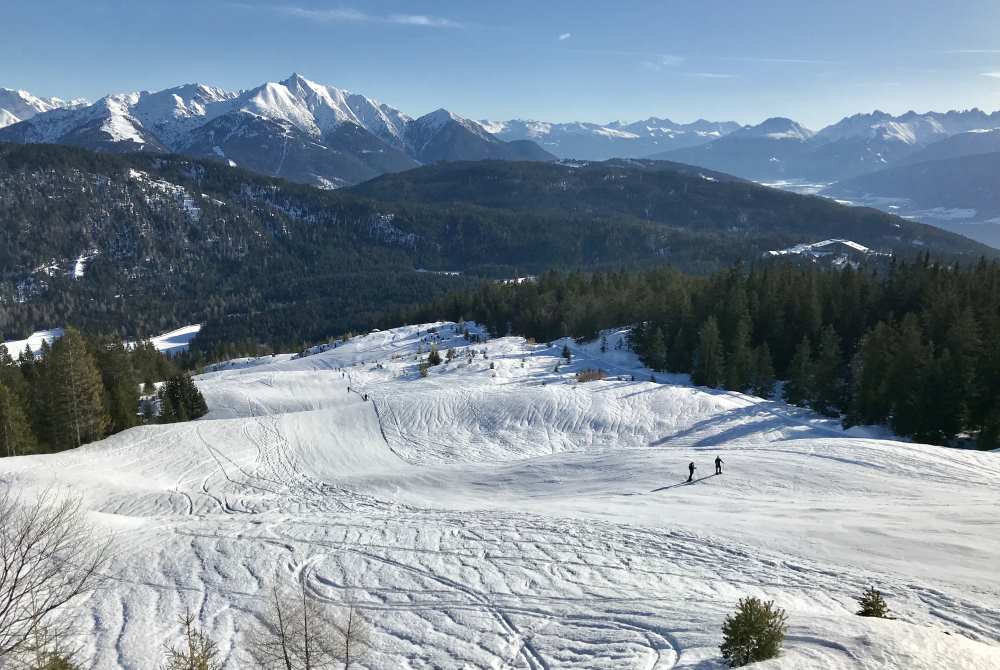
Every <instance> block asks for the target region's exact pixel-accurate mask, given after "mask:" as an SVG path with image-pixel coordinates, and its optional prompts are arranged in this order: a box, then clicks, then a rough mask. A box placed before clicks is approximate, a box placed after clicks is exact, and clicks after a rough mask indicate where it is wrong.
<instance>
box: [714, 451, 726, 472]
mask: <svg viewBox="0 0 1000 670" xmlns="http://www.w3.org/2000/svg"><path fill="white" fill-rule="evenodd" d="M723 462H724V461H723V460H722V456H716V457H715V474H717V475H721V474H722V464H723Z"/></svg>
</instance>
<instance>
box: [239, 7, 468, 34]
mask: <svg viewBox="0 0 1000 670" xmlns="http://www.w3.org/2000/svg"><path fill="white" fill-rule="evenodd" d="M229 6H230V7H235V8H238V9H244V10H251V11H270V12H276V13H278V14H283V15H284V16H291V17H293V18H297V19H305V20H308V21H316V22H322V23H390V24H394V25H400V26H416V27H419V28H461V27H463V26H462V24H461V23H459V22H458V21H453V20H452V19H448V18H444V17H440V16H427V15H425V14H389V15H387V16H382V15H378V14H368V13H366V12H363V11H361V10H359V9H353V8H351V7H338V8H336V9H312V8H309V7H299V6H296V5H278V6H276V7H268V6H265V5H254V4H249V3H245V2H233V3H229Z"/></svg>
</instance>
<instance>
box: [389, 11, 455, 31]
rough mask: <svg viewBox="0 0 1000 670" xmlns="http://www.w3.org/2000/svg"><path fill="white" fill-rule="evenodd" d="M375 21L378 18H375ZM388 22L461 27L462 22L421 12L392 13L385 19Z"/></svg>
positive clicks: (428, 26) (406, 24)
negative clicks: (425, 14)
mask: <svg viewBox="0 0 1000 670" xmlns="http://www.w3.org/2000/svg"><path fill="white" fill-rule="evenodd" d="M375 20H376V21H377V20H379V19H377V18H376V19H375ZM385 20H386V21H387V22H389V23H399V24H401V25H405V26H424V27H426V28H461V27H462V24H461V23H459V22H458V21H452V20H451V19H444V18H441V17H439V16H424V15H422V14H392V15H391V16H389V17H388V18H386V19H385Z"/></svg>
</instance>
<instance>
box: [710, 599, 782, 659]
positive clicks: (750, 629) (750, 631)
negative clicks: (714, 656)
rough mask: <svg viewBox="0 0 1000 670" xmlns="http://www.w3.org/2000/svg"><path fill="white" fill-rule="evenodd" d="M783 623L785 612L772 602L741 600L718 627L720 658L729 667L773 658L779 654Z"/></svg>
mask: <svg viewBox="0 0 1000 670" xmlns="http://www.w3.org/2000/svg"><path fill="white" fill-rule="evenodd" d="M787 620H788V617H787V615H786V614H785V611H784V610H783V609H781V608H780V607H775V606H774V602H773V601H769V602H764V601H763V600H760V599H759V598H743V599H742V600H740V604H739V606H738V607H737V609H736V613H735V614H732V615H730V616H728V617H726V621H725V623H723V624H722V639H723V641H722V645H721V646H720V647H719V649H720V650H721V651H722V657H723V658H724V659H726V660H727V661H728V662H729V667H730V668H739V667H742V666H744V665H747V664H749V663H755V662H756V661H766V660H767V659H769V658H774V657H775V656H777V655H778V652H779V651H781V642H782V641H783V640H784V639H785V629H786V627H787V626H786V622H787Z"/></svg>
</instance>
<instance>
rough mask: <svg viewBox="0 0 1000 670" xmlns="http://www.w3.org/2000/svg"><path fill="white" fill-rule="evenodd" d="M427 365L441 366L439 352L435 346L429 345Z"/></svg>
mask: <svg viewBox="0 0 1000 670" xmlns="http://www.w3.org/2000/svg"><path fill="white" fill-rule="evenodd" d="M427 364H428V365H430V366H431V367H433V366H435V365H441V352H440V351H438V348H437V345H436V344H432V345H431V350H430V353H428V354H427Z"/></svg>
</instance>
